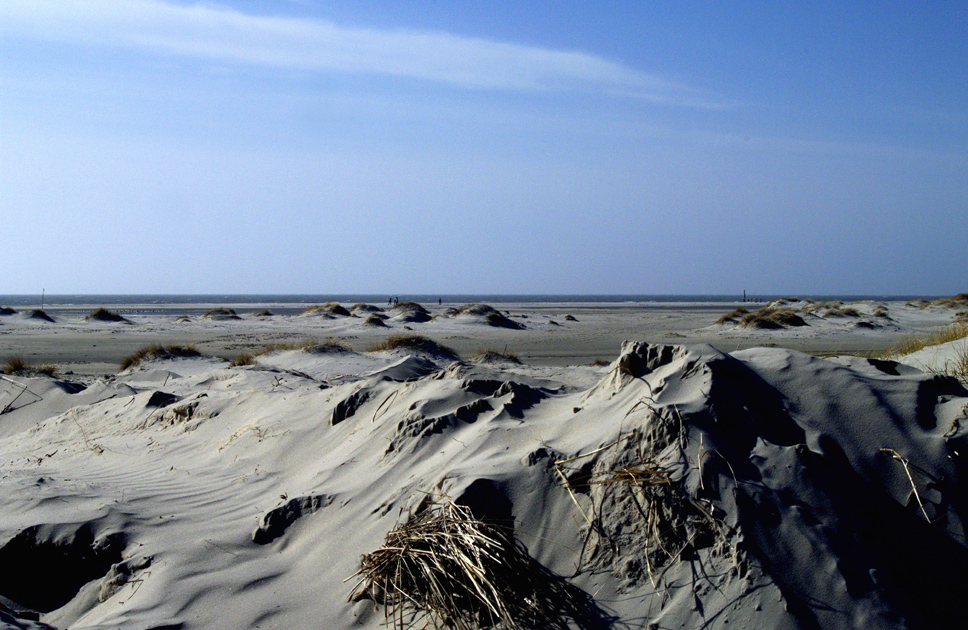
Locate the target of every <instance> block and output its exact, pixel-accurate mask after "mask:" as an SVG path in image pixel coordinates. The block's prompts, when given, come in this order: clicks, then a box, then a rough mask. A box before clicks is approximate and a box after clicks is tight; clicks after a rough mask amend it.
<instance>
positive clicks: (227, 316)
mask: <svg viewBox="0 0 968 630" xmlns="http://www.w3.org/2000/svg"><path fill="white" fill-rule="evenodd" d="M202 317H204V318H205V319H214V320H216V321H225V320H232V319H242V318H241V317H239V316H238V314H237V313H236V312H235V310H234V309H231V308H213V309H212V310H210V311H208V312H206V313H205V314H204V315H202Z"/></svg>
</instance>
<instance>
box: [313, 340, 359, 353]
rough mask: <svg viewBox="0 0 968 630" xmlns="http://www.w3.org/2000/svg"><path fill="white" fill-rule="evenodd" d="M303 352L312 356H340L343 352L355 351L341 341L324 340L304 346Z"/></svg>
mask: <svg viewBox="0 0 968 630" xmlns="http://www.w3.org/2000/svg"><path fill="white" fill-rule="evenodd" d="M302 351H303V352H308V353H310V354H334V353H336V354H339V353H342V352H353V349H352V348H350V347H349V346H348V345H346V344H345V343H343V342H342V341H340V340H339V339H324V340H323V341H317V342H315V343H311V344H304V345H303V347H302Z"/></svg>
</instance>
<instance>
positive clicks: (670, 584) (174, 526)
mask: <svg viewBox="0 0 968 630" xmlns="http://www.w3.org/2000/svg"><path fill="white" fill-rule="evenodd" d="M787 306H789V305H787ZM795 306H800V305H795ZM444 308H446V305H445V307H444ZM885 308H886V310H887V311H888V314H884V313H883V312H881V314H880V315H876V314H875V311H877V308H876V305H870V304H867V305H857V306H856V307H855V310H856V311H857V313H856V314H838V315H833V316H828V317H823V315H825V314H827V315H829V313H827V312H825V311H823V310H816V309H814V310H813V312H807V311H800V312H801V313H802V319H803V320H804V324H805V325H803V326H798V327H795V328H785V329H778V330H747V329H738V328H737V327H736V326H735V325H734V324H725V325H723V324H715V323H714V322H715V321H716V319H718V317H719V316H720V315H721V314H722V313H723V310H724V309H723V307H722V306H721V305H720V306H716V307H715V308H689V309H687V308H681V307H680V308H676V307H671V308H667V309H645V310H643V309H635V308H627V307H624V306H621V305H612V306H595V307H591V306H587V307H582V306H576V305H567V306H562V307H561V308H559V307H557V306H547V305H541V306H538V305H523V306H521V305H514V306H513V307H512V306H508V308H507V310H509V311H510V314H511V318H510V319H511V321H519V322H524V324H525V326H526V328H525V329H524V330H510V329H503V328H493V327H491V326H488V325H487V324H486V323H484V320H483V318H482V317H480V316H475V315H461V316H459V317H446V318H444V317H440V318H438V319H436V320H433V321H430V322H426V323H422V324H418V323H411V324H406V325H409V326H410V327H411V328H412V329H413V330H412V332H415V333H420V334H424V335H427V336H430V337H433V338H434V339H437V340H438V341H440V342H442V343H445V344H447V345H449V346H452V347H455V348H457V349H458V350H460V352H461V353H462V354H463V355H464V359H465V360H454V359H453V358H452V357H448V356H446V355H445V354H442V353H433V352H430V353H428V352H414V351H407V352H404V351H401V350H393V351H378V352H367V351H366V347H367V346H368V344H370V343H371V342H374V341H378V340H381V339H384V338H385V337H386V336H387V335H388V334H389V333H391V332H403V331H405V329H404V328H403V326H404V323H403V322H400V321H397V320H394V319H393V317H391V318H390V319H389V320H388V323H389V325H390V326H391V329H390V330H386V329H380V330H376V331H374V330H370V329H367V328H365V327H363V325H362V320H363V318H359V317H357V318H347V317H336V318H334V319H325V318H323V317H321V316H318V315H315V316H296V317H284V316H279V317H274V318H267V319H264V320H262V319H259V320H257V319H256V318H255V317H253V316H251V315H249V314H245V315H243V318H242V319H241V320H231V321H212V320H206V319H202V318H198V317H193V318H190V320H189V321H186V322H176V321H174V319H175V318H174V317H164V316H163V317H157V318H145V319H139V320H137V323H135V324H124V323H116V324H106V323H93V322H88V321H84V320H83V317H82V316H80V315H76V314H74V315H58V314H56V313H51V314H52V315H54V317H55V319H56V321H55V322H54V323H38V322H37V321H35V320H24V319H23V317H22V313H21V314H14V315H7V316H2V317H0V340H2V343H3V344H4V346H3V347H4V349H7V348H10V349H14V350H17V351H19V352H21V353H22V354H24V355H25V356H27V358H28V359H31V360H33V361H35V362H44V361H57V362H60V361H58V357H59V358H61V359H64V360H65V361H64V362H65V363H66V362H67V361H73V363H70V364H69V366H70V367H73V368H74V369H73V370H72V371H76V372H78V373H81V372H83V373H84V374H83V375H81V376H82V378H77V379H75V378H73V376H72V375H68V376H67V377H66V378H64V377H61V378H60V379H57V378H49V377H47V376H43V375H15V376H7V377H3V378H2V379H0V411H2V413H0V567H2V568H3V571H2V572H0V628H17V629H21V628H48V627H54V628H59V629H67V628H70V629H72V630H80V629H91V630H93V629H98V630H108V629H112V630H114V629H118V630H149V629H150V630H175V629H177V630H195V629H201V628H216V629H226V630H229V629H231V630H238V629H250V628H251V629H256V628H259V629H266V628H280V629H282V628H327V629H330V628H334V629H336V628H347V629H348V628H370V629H374V630H375V629H376V628H381V627H385V624H386V622H387V618H386V617H385V616H384V615H385V612H386V611H387V607H386V606H384V605H382V604H380V605H376V604H377V602H379V601H380V600H381V599H382V596H381V595H380V593H379V592H378V590H379V589H370V590H368V591H366V592H365V593H361V591H360V589H359V588H358V587H357V584H358V582H359V578H358V577H357V578H353V577H352V576H353V575H354V574H355V573H356V572H357V570H358V569H359V568H360V562H361V558H362V557H363V556H364V555H365V554H370V553H372V552H374V551H376V550H378V549H380V548H381V546H383V545H384V542H385V541H386V540H387V536H388V534H389V533H391V532H392V531H393V530H395V529H396V528H398V527H399V526H400V525H402V524H403V523H405V522H406V521H407V520H408V519H409V518H411V517H414V515H417V516H419V515H433V514H438V512H437V510H439V508H438V507H435V506H439V505H444V504H446V502H447V501H449V500H452V501H454V502H456V503H457V504H459V505H463V506H466V507H467V508H468V509H470V510H471V513H472V516H473V517H474V518H475V519H481V521H482V522H486V523H488V524H489V526H490V527H493V528H496V530H495V531H499V532H502V534H501V535H502V536H507V537H509V538H508V540H513V541H515V544H516V545H517V547H516V548H517V549H518V552H520V553H523V554H525V555H524V556H523V558H524V560H522V562H523V564H518V565H516V566H517V567H518V568H517V569H515V571H514V572H512V573H511V574H508V575H501V576H498V577H496V578H495V580H494V581H495V583H496V585H497V589H498V591H499V592H500V593H501V595H502V596H503V597H505V598H506V599H508V600H509V601H516V602H517V603H518V604H519V605H520V606H521V607H522V608H520V609H519V610H521V611H522V612H519V613H517V614H516V615H515V616H514V620H513V621H514V623H515V625H516V627H520V628H581V629H585V630H605V629H612V628H614V629H622V630H625V629H631V628H636V629H638V628H641V629H647V628H648V629H650V630H651V629H653V628H654V629H657V630H658V629H665V628H717V629H722V630H726V629H729V628H757V629H766V628H784V629H787V628H789V629H794V628H804V629H812V628H858V627H863V628H885V629H887V628H941V627H952V626H951V620H952V619H955V618H957V616H960V615H962V613H963V605H962V602H963V596H964V593H965V592H968V574H966V572H965V571H964V567H965V566H966V564H968V540H966V519H968V490H966V488H968V485H966V482H968V479H966V476H968V468H966V464H965V459H964V458H965V457H968V415H966V414H968V390H966V389H965V386H964V384H963V383H962V382H960V381H959V380H957V379H955V378H951V377H942V376H938V375H936V374H934V373H931V372H924V371H921V370H920V369H917V368H916V367H914V366H913V365H912V364H910V363H899V362H894V361H884V360H868V359H865V358H860V357H850V356H840V357H832V358H819V357H815V356H811V355H809V354H804V353H801V352H798V351H796V350H790V349H787V348H780V347H762V346H764V345H766V344H774V345H778V346H779V345H783V346H797V345H798V344H799V345H800V347H803V348H806V349H810V350H812V351H814V352H828V351H831V350H838V351H839V350H843V349H844V348H856V349H858V350H862V351H863V350H866V349H868V346H870V345H873V346H876V345H884V344H888V343H890V342H891V340H892V339H896V338H897V337H898V336H902V335H907V334H911V333H912V332H915V331H923V330H928V329H930V328H931V327H932V326H936V325H943V324H946V323H948V322H950V321H951V320H952V318H953V317H954V316H955V313H956V310H955V309H948V308H943V309H942V308H928V309H917V308H914V307H908V306H905V305H903V304H889V305H886V307H885ZM435 309H436V307H434V308H431V309H430V310H431V312H432V313H435V312H436V313H437V314H441V313H443V311H444V309H437V310H435ZM502 310H504V309H503V307H502ZM808 310H809V309H808ZM837 312H840V311H837ZM391 314H392V313H388V315H391ZM568 314H571V315H572V316H573V317H574V318H575V319H577V320H578V321H577V322H566V321H565V315H568ZM517 315H524V317H516V316H517ZM550 319H554V320H555V321H556V322H558V323H559V324H560V325H559V326H555V325H554V324H549V323H548V321H549V320H550ZM859 322H868V323H869V324H870V326H873V327H867V324H863V325H858V323H859ZM331 336H333V337H338V338H340V339H343V340H345V341H346V342H347V343H348V344H349V345H350V346H351V348H352V350H346V349H340V348H339V347H336V346H332V345H320V346H316V347H311V348H307V349H291V350H284V351H277V352H271V353H268V354H264V355H261V356H259V357H257V358H256V359H255V361H254V363H253V364H251V365H247V366H241V367H232V366H230V365H229V363H228V362H227V361H226V360H224V359H222V358H215V357H204V356H203V357H196V358H171V357H167V358H166V357H159V358H155V359H151V360H147V361H145V362H144V363H142V364H139V365H137V366H135V367H133V368H130V369H128V370H126V371H124V372H122V373H120V374H118V373H117V368H116V366H115V365H114V363H115V361H117V360H120V358H121V357H122V356H124V355H125V354H130V352H131V351H133V350H135V349H137V348H138V347H140V346H142V345H144V344H145V343H148V342H154V341H166V342H169V341H178V342H195V343H196V344H197V345H198V347H199V349H201V350H205V351H214V352H216V353H219V354H224V355H226V356H233V355H235V354H237V353H238V352H240V351H242V350H245V349H251V348H257V347H261V346H262V345H264V344H265V343H269V342H278V341H284V340H290V339H292V340H301V339H305V338H308V337H315V338H320V339H324V338H326V337H331ZM636 336H645V337H646V339H645V341H644V342H628V343H625V344H624V345H623V344H622V342H621V341H615V340H618V339H620V338H622V337H636ZM663 339H668V340H675V341H676V344H675V345H664V344H660V343H655V342H657V341H662V340H663ZM613 341H615V343H616V344H617V345H616V347H614V348H611V349H609V343H612V342H613ZM701 341H707V342H710V343H711V344H712V345H710V344H709V343H699V342H701ZM505 344H506V345H507V347H508V349H509V350H513V351H515V352H516V353H518V355H519V356H521V357H522V358H524V359H526V363H527V364H524V365H521V364H513V363H508V362H498V363H475V362H471V361H468V360H467V358H468V357H469V356H470V354H471V352H472V351H473V350H476V349H478V348H480V347H483V346H492V347H497V348H498V349H499V350H500V349H503V346H504V345H505ZM757 346H758V347H757ZM959 351H960V350H959V347H957V346H951V347H946V348H941V349H935V350H934V352H933V354H931V356H930V357H928V356H922V355H918V356H917V357H915V358H916V359H917V360H918V361H921V362H924V363H927V362H929V361H933V362H937V361H941V362H942V363H943V362H944V361H945V360H948V359H950V358H951V357H952V356H956V355H957V353H958V352H959ZM58 352H59V353H61V354H57V353H58ZM576 357H577V360H576ZM595 357H603V358H610V359H613V361H612V362H611V363H610V364H606V365H601V366H594V367H593V366H590V365H588V363H589V361H590V360H591V359H592V358H595ZM101 367H103V368H104V372H106V373H109V374H110V375H109V376H106V377H104V376H102V377H95V374H98V373H99V371H98V370H99V369H100V368H101ZM926 367H927V366H926ZM404 548H408V547H407V546H406V545H405V546H400V545H396V546H393V549H404ZM393 549H391V550H389V551H388V552H392V551H393ZM501 549H504V551H501ZM509 549H510V548H504V547H501V548H499V549H498V550H497V551H494V552H493V553H494V554H496V557H501V558H504V557H506V556H505V554H508V553H510V552H509ZM507 557H510V556H507ZM491 571H492V569H487V570H486V571H485V572H484V575H492V573H491ZM453 573H454V572H453V571H452V572H451V575H453ZM420 584H421V582H419V581H418V582H417V583H416V584H414V583H409V584H405V585H404V586H405V588H406V589H407V592H408V593H409V594H410V596H411V597H417V596H418V595H417V593H418V592H419V588H420ZM415 589H418V590H415ZM364 590H365V589H364ZM354 593H356V594H358V595H360V594H362V595H364V596H362V597H356V598H353V597H351V596H352V595H353V594H354ZM367 594H368V596H367ZM375 600H376V601H375ZM464 601H466V600H464ZM529 606H532V607H534V608H528V607H529ZM472 610H473V608H469V607H468V606H467V605H464V606H463V607H461V606H458V608H457V613H455V614H471V612H472ZM528 610H531V611H532V612H527V611H528ZM409 615H410V612H409V611H405V616H404V617H403V626H402V627H412V628H424V627H428V628H432V627H434V623H435V622H436V623H440V624H442V619H441V618H439V617H437V618H435V617H422V616H420V614H418V615H417V617H416V618H411V617H410V616H409ZM410 622H412V623H410ZM441 627H442V626H441ZM472 627H480V628H485V627H494V628H498V627H501V626H498V625H495V624H493V623H491V622H489V621H487V620H486V619H484V618H479V619H478V620H477V622H476V623H474V624H472Z"/></svg>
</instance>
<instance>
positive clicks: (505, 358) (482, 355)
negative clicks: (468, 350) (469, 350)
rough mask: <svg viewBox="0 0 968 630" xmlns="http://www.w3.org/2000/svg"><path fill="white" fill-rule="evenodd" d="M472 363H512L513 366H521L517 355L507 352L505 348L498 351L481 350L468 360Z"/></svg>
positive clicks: (494, 349)
mask: <svg viewBox="0 0 968 630" xmlns="http://www.w3.org/2000/svg"><path fill="white" fill-rule="evenodd" d="M470 360H471V361H473V362H474V363H513V364H515V365H520V364H521V359H519V358H518V355H516V354H514V353H513V352H510V351H508V349H507V348H505V349H504V350H498V349H496V348H483V349H481V350H478V351H477V352H476V353H474V356H472V357H471V359H470Z"/></svg>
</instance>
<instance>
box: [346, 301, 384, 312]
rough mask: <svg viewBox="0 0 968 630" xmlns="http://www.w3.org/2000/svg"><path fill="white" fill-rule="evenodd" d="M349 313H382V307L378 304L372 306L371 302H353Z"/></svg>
mask: <svg viewBox="0 0 968 630" xmlns="http://www.w3.org/2000/svg"><path fill="white" fill-rule="evenodd" d="M350 312H351V313H382V312H383V309H382V308H380V307H379V306H374V305H373V304H363V303H360V304H354V305H353V306H352V308H350Z"/></svg>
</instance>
